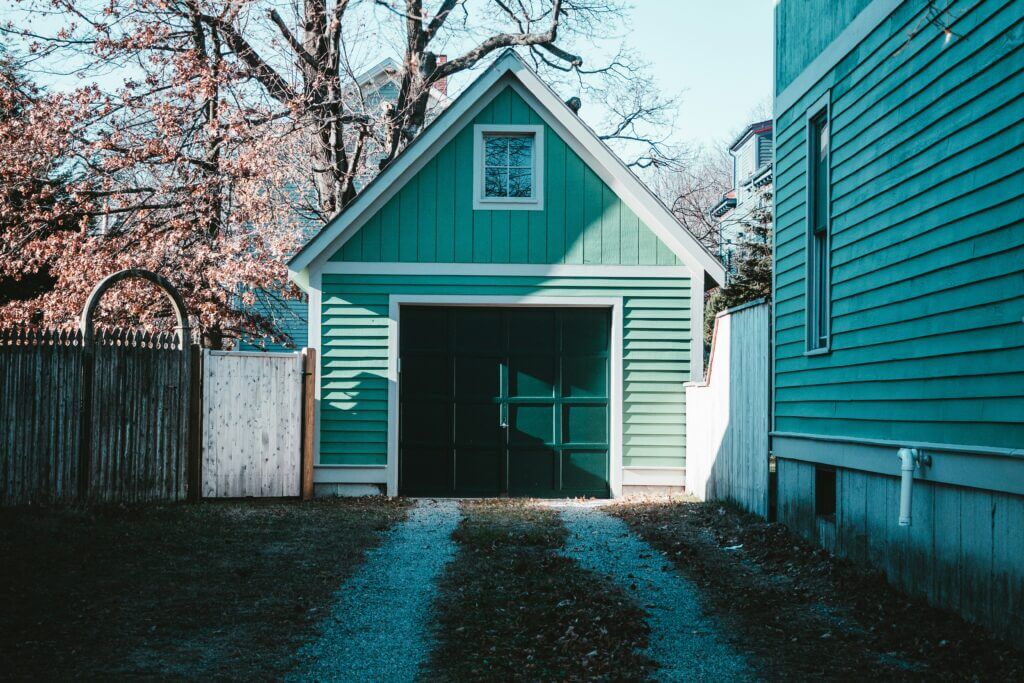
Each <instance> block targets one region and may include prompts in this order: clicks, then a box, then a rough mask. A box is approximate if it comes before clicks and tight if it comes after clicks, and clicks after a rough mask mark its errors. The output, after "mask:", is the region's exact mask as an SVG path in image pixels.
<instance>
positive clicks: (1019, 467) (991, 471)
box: [771, 432, 1024, 495]
mask: <svg viewBox="0 0 1024 683" xmlns="http://www.w3.org/2000/svg"><path fill="white" fill-rule="evenodd" d="M771 448H772V454H773V455H774V456H775V457H776V458H781V459H784V460H799V461H802V462H809V463H814V464H818V465H825V466H829V467H840V468H843V469H849V470H857V471H861V472H871V473H873V474H880V475H884V476H888V477H894V478H895V477H899V476H900V462H899V458H898V457H897V455H896V452H897V450H898V449H899V448H916V449H917V450H918V451H920V452H922V453H924V454H927V455H930V456H931V465H928V466H926V467H919V468H917V469H916V470H915V471H914V479H915V480H918V481H928V482H932V483H934V484H946V485H949V486H962V487H968V488H976V489H984V490H986V491H999V492H1002V493H1010V494H1015V495H1024V457H1022V456H1024V453H1022V452H1021V450H1020V449H1014V450H1009V449H1007V450H1006V451H1005V452H1001V451H1004V449H992V448H984V447H977V448H974V449H972V448H971V447H969V446H966V447H965V446H951V445H947V444H928V443H915V442H912V441H908V442H894V441H871V440H868V439H853V438H843V437H820V436H814V435H803V434H791V433H778V432H773V433H772V435H771Z"/></svg>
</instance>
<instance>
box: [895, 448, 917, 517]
mask: <svg viewBox="0 0 1024 683" xmlns="http://www.w3.org/2000/svg"><path fill="white" fill-rule="evenodd" d="M896 457H898V458H899V459H900V526H910V521H911V520H910V496H911V492H912V489H913V486H914V469H915V468H916V467H917V465H918V456H917V449H916V448H901V449H900V450H899V451H897V453H896Z"/></svg>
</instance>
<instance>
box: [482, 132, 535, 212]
mask: <svg viewBox="0 0 1024 683" xmlns="http://www.w3.org/2000/svg"><path fill="white" fill-rule="evenodd" d="M543 169H544V129H543V127H542V126H509V125H478V126H475V127H474V144H473V190H474V191H473V208H474V209H484V210H486V209H525V210H534V211H538V210H541V209H543V208H544V207H543V197H544V185H543V183H544V173H543Z"/></svg>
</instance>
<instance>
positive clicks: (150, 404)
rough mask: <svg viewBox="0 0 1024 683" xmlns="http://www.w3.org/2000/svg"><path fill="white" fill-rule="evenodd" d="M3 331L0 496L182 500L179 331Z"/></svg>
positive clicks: (186, 389)
mask: <svg viewBox="0 0 1024 683" xmlns="http://www.w3.org/2000/svg"><path fill="white" fill-rule="evenodd" d="M93 339H94V343H93V345H92V346H91V347H90V349H86V348H85V347H84V345H83V337H82V334H81V332H78V331H75V332H68V331H63V332H58V331H53V330H42V331H38V330H24V329H18V330H6V331H0V434H2V437H0V504H5V505H10V504H19V503H30V502H44V501H45V502H61V501H73V500H82V501H92V502H111V501H119V502H142V501H151V500H180V499H183V498H184V497H185V495H186V492H187V490H188V482H187V463H188V458H189V449H190V441H189V434H190V431H189V405H190V400H189V399H190V386H189V381H190V360H189V354H188V353H187V352H186V351H185V350H183V349H182V348H181V341H180V339H178V337H177V336H176V335H171V334H149V333H144V332H135V331H128V330H99V331H97V332H96V334H95V335H94V338H93Z"/></svg>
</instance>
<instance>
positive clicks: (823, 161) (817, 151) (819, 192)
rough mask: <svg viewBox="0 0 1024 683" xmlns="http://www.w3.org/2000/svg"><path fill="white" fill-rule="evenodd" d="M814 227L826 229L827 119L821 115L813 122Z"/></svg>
mask: <svg viewBox="0 0 1024 683" xmlns="http://www.w3.org/2000/svg"><path fill="white" fill-rule="evenodd" d="M814 133H815V140H814V179H813V181H812V182H813V183H814V214H813V217H814V229H815V230H827V229H828V156H829V126H828V119H826V118H824V117H821V118H819V119H817V120H816V121H815V124H814Z"/></svg>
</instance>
